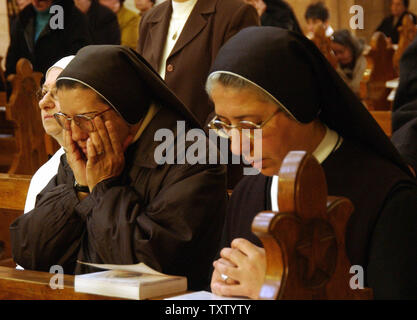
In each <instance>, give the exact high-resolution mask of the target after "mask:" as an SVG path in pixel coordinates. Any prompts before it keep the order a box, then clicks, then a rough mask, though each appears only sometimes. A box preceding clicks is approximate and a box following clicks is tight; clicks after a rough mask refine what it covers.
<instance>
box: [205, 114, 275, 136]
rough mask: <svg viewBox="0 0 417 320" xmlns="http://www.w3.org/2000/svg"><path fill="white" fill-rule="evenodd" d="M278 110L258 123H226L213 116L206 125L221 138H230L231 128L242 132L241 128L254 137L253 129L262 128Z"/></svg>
mask: <svg viewBox="0 0 417 320" xmlns="http://www.w3.org/2000/svg"><path fill="white" fill-rule="evenodd" d="M278 112H281V110H280V109H277V110H276V111H275V112H274V113H273V114H271V115H270V116H269V117H268V118H267V119H266V120H264V121H263V122H262V123H260V124H256V123H254V122H252V121H240V122H239V123H238V124H236V125H231V124H227V123H226V122H223V121H221V120H219V119H217V116H215V117H214V118H213V119H212V120H211V121H210V122H209V124H208V127H209V128H210V129H213V130H214V131H215V132H216V134H217V135H219V136H220V137H222V138H226V139H228V138H230V137H231V136H232V134H231V131H232V129H237V130H239V132H240V133H242V130H244V131H243V133H244V134H247V135H248V136H249V137H250V138H253V137H254V130H255V129H262V128H263V127H264V126H265V125H266V124H267V123H268V121H269V120H271V119H272V118H273V117H274V116H275V115H276V114H277V113H278Z"/></svg>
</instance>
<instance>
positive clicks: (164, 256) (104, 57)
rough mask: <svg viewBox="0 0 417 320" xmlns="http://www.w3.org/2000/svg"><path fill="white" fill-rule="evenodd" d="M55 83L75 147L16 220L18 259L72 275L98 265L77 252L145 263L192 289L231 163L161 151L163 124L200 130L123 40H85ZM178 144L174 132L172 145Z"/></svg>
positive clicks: (61, 117) (218, 224)
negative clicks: (162, 156)
mask: <svg viewBox="0 0 417 320" xmlns="http://www.w3.org/2000/svg"><path fill="white" fill-rule="evenodd" d="M56 85H57V96H58V99H59V102H60V106H61V112H58V113H56V114H55V118H56V120H57V121H58V123H59V124H60V125H61V126H62V128H63V129H64V148H65V150H66V154H65V156H63V157H62V158H61V163H60V166H59V169H58V174H57V175H56V176H55V177H54V178H53V179H52V180H51V181H50V182H49V184H48V185H47V186H46V187H45V189H44V190H43V191H42V192H41V193H40V194H39V195H38V197H37V200H36V205H35V208H34V209H33V210H32V211H30V212H29V213H27V214H26V215H24V216H21V217H19V218H18V219H17V220H15V221H14V222H13V223H12V225H11V226H10V232H11V239H12V252H13V258H14V260H15V261H16V262H17V263H18V264H19V265H21V266H22V267H24V268H25V269H32V270H42V271H49V269H50V267H51V266H52V265H61V266H62V267H63V268H64V272H65V273H69V274H71V273H75V274H79V273H85V272H91V271H97V270H93V269H91V268H90V267H87V266H85V265H81V264H77V260H80V261H83V262H94V263H106V264H107V263H109V264H135V263H138V262H143V263H145V264H147V265H148V266H150V267H152V268H154V269H156V270H159V271H161V272H164V273H167V274H176V275H183V276H186V277H187V278H188V281H189V282H188V283H189V288H190V289H193V290H196V289H201V288H203V287H205V286H206V285H208V283H209V278H210V267H211V263H212V261H213V259H214V258H215V255H216V252H217V247H218V242H219V240H220V235H221V230H222V227H223V221H224V212H225V205H226V199H227V193H226V182H225V168H224V166H221V165H217V164H210V165H209V164H204V163H203V164H201V163H196V164H190V163H188V162H185V163H184V164H180V163H181V161H175V162H174V163H173V164H170V163H161V162H159V161H157V159H156V158H155V150H156V149H157V147H158V146H159V145H160V144H161V142H160V141H156V139H155V133H156V132H157V131H158V130H159V129H164V130H170V131H172V132H175V131H176V128H177V122H181V123H182V124H183V126H184V127H185V129H191V128H198V124H197V121H196V120H195V119H194V117H193V116H192V114H191V113H190V111H189V110H188V109H187V108H186V107H185V106H184V105H183V104H182V103H181V102H180V101H179V100H178V99H177V98H176V96H175V95H174V94H173V93H172V92H171V91H170V90H169V89H168V88H167V86H166V85H165V83H164V82H163V80H162V79H161V78H160V77H159V75H158V74H157V73H156V72H155V71H154V70H153V69H152V68H151V67H150V66H149V65H148V63H147V62H146V61H145V60H144V59H143V58H142V57H141V56H140V55H139V54H138V53H136V52H135V51H134V50H132V49H130V48H127V47H124V46H112V45H103V46H87V47H84V48H83V49H81V50H80V51H79V52H78V53H77V55H76V57H75V58H74V59H73V60H72V61H71V63H70V64H69V65H68V66H67V67H66V69H65V70H64V71H63V72H62V73H61V74H60V76H59V78H58V79H57V82H56ZM166 143H168V142H166ZM189 145H190V144H186V145H183V146H182V147H184V148H188V147H189ZM179 147H180V146H179V145H178V143H177V141H176V140H175V141H172V144H171V145H170V146H169V148H167V149H170V148H176V149H177V148H179Z"/></svg>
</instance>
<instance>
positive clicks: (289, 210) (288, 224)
mask: <svg viewBox="0 0 417 320" xmlns="http://www.w3.org/2000/svg"><path fill="white" fill-rule="evenodd" d="M278 190H279V191H278V192H279V193H278V207H279V212H261V213H259V214H258V215H257V216H256V217H255V219H254V221H253V224H252V231H253V232H254V233H255V234H256V235H257V236H258V237H259V238H260V239H261V240H262V243H263V245H264V248H265V252H266V258H267V272H266V277H265V282H264V285H263V287H262V289H261V293H260V297H261V298H263V299H371V298H372V290H371V289H368V288H365V289H361V290H352V289H351V288H350V285H349V282H350V278H351V277H352V274H350V267H351V264H350V262H349V259H348V257H347V255H346V249H345V230H346V224H347V222H348V219H349V217H350V215H351V213H352V211H353V204H352V202H351V201H350V200H348V199H346V198H342V197H330V196H328V195H327V184H326V178H325V175H324V171H323V169H322V168H321V166H320V165H319V163H318V162H317V160H316V159H315V158H314V157H313V156H312V155H310V154H307V153H306V152H304V151H293V152H290V153H289V154H288V155H287V157H286V158H285V159H284V161H283V164H282V165H281V169H280V172H279V184H278Z"/></svg>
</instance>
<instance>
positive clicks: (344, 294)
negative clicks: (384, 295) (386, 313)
mask: <svg viewBox="0 0 417 320" xmlns="http://www.w3.org/2000/svg"><path fill="white" fill-rule="evenodd" d="M279 176H280V181H279V188H278V190H279V194H278V203H279V208H280V210H281V212H278V213H277V212H261V213H259V214H258V215H257V216H256V217H255V219H254V221H253V224H252V230H253V232H254V233H255V234H256V235H257V236H258V237H259V238H260V239H261V240H262V242H263V244H264V247H265V250H266V255H267V276H266V278H265V279H266V280H265V284H264V286H263V288H262V291H261V297H262V298H264V299H370V298H372V291H371V290H370V289H364V290H352V289H351V288H350V286H349V281H350V277H351V274H350V272H349V270H350V262H349V261H348V258H347V255H346V250H345V242H344V239H345V230H346V224H347V221H348V219H349V216H350V214H351V213H352V211H353V205H352V203H351V202H350V201H349V200H348V199H346V198H340V197H339V198H338V197H330V196H329V197H328V195H327V187H326V181H325V175H324V172H323V170H322V168H321V166H320V165H319V164H318V162H317V160H315V158H314V157H313V156H311V155H309V154H307V153H306V152H303V151H296V152H291V153H290V154H289V155H288V156H287V157H286V158H285V160H284V162H283V165H282V168H281V170H280V174H279ZM7 179H11V178H9V177H6V181H7ZM19 183H20V182H19ZM3 185H6V186H7V185H8V184H7V183H4V184H3ZM0 186H1V184H0ZM13 188H14V187H13ZM17 189H18V190H21V188H17ZM11 194H15V195H16V196H17V197H19V196H20V197H21V194H22V192H12V193H11ZM21 200H22V199H21ZM21 200H20V204H19V202H18V204H17V205H14V204H13V205H11V204H10V203H9V202H8V201H4V197H3V200H2V201H3V202H2V204H3V205H6V206H8V207H9V208H17V207H20V208H21V206H22V201H21ZM0 204H1V203H0ZM312 221H314V223H312ZM316 231H317V232H316ZM317 246H319V247H317ZM317 250H325V251H326V255H324V256H323V258H317V256H316V255H314V252H316V251H317ZM301 256H302V257H304V259H300V257H301ZM317 259H321V260H320V261H318V260H317ZM310 260H313V262H314V264H315V265H317V263H319V264H320V266H321V267H324V268H326V270H327V271H328V272H325V273H324V274H325V275H326V277H324V278H322V277H319V279H317V278H315V277H314V275H315V274H314V275H313V277H312V276H311V275H309V268H307V265H306V263H307V264H308V263H310ZM310 271H311V270H310ZM51 277H52V274H50V273H46V272H36V271H30V270H23V271H21V270H15V269H14V268H5V267H0V299H54V300H55V299H108V298H105V297H101V296H93V295H87V294H79V293H75V292H74V276H71V275H65V276H64V289H63V290H53V289H51V287H50V285H49V283H50V280H51ZM317 281H319V282H320V283H316V282H317Z"/></svg>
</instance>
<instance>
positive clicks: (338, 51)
mask: <svg viewBox="0 0 417 320" xmlns="http://www.w3.org/2000/svg"><path fill="white" fill-rule="evenodd" d="M331 47H332V50H333V52H334V54H335V56H336V58H337V61H338V62H339V63H340V64H342V65H347V64H349V63H351V62H352V60H353V54H352V51H351V50H350V49H349V47H346V46H344V45H341V44H339V43H336V42H332V43H331Z"/></svg>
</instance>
